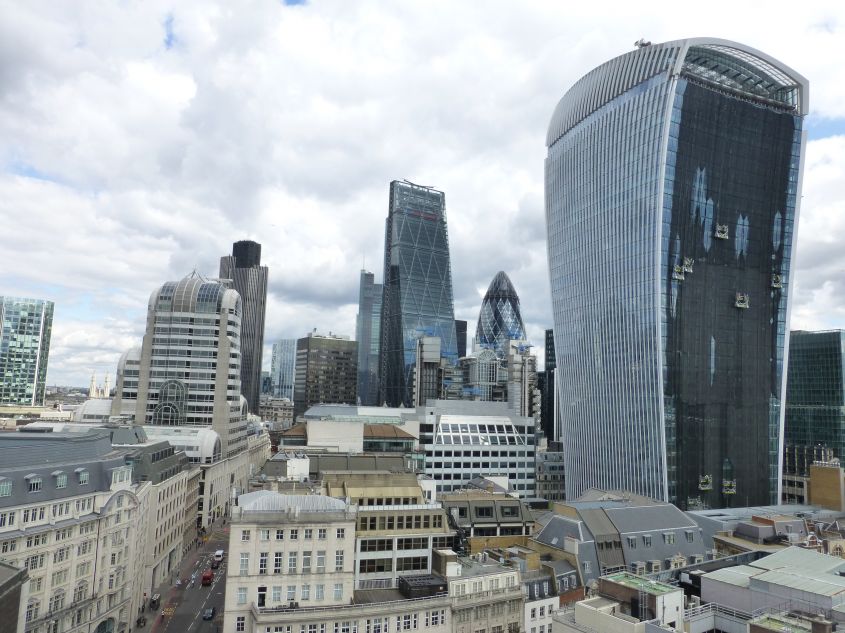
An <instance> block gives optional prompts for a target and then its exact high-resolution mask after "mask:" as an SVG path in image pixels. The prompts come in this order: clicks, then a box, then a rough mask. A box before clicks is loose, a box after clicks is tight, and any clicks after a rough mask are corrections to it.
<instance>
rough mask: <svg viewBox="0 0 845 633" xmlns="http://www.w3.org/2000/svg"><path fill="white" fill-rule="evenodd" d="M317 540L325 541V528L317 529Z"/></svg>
mask: <svg viewBox="0 0 845 633" xmlns="http://www.w3.org/2000/svg"><path fill="white" fill-rule="evenodd" d="M317 540H320V541H325V540H326V528H318V529H317Z"/></svg>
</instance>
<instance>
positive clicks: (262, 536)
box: [258, 529, 270, 541]
mask: <svg viewBox="0 0 845 633" xmlns="http://www.w3.org/2000/svg"><path fill="white" fill-rule="evenodd" d="M258 540H260V541H269V540H270V530H264V529H262V530H258Z"/></svg>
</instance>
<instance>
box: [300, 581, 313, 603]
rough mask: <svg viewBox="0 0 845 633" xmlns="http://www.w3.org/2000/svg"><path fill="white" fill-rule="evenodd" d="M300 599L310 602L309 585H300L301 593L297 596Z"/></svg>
mask: <svg viewBox="0 0 845 633" xmlns="http://www.w3.org/2000/svg"><path fill="white" fill-rule="evenodd" d="M299 597H300V599H302V600H310V599H311V585H309V584H308V583H305V584H304V585H302V591H300V594H299Z"/></svg>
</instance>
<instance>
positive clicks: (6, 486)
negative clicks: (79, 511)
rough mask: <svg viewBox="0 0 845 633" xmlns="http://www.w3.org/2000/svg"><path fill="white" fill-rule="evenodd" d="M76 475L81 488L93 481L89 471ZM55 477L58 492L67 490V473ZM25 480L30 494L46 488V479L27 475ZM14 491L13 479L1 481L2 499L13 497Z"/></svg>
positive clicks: (0, 493)
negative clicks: (63, 489)
mask: <svg viewBox="0 0 845 633" xmlns="http://www.w3.org/2000/svg"><path fill="white" fill-rule="evenodd" d="M76 475H77V482H78V483H79V485H80V486H84V485H86V484H88V483H89V481H90V479H91V475H90V473H89V472H88V471H87V470H80V471H78V472H77V473H76ZM53 477H54V479H55V480H56V481H55V487H56V489H57V490H61V489H62V488H67V473H62V472H57V473H55V474H54V475H53ZM25 479H26V482H27V483H26V485H27V488H28V491H29V492H41V490H42V489H43V488H44V478H43V477H41V476H40V475H27V476H26V477H25ZM13 489H14V488H13V482H12V480H11V479H3V480H2V481H0V497H11V496H12V491H13Z"/></svg>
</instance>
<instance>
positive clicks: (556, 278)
mask: <svg viewBox="0 0 845 633" xmlns="http://www.w3.org/2000/svg"><path fill="white" fill-rule="evenodd" d="M806 113H807V81H806V80H805V79H804V78H803V77H802V76H801V75H799V74H798V73H796V72H794V71H793V70H791V69H789V68H787V67H785V66H784V65H783V64H781V63H779V62H777V61H776V60H774V59H772V58H771V57H769V56H767V55H765V54H764V53H761V52H759V51H755V50H754V49H751V48H748V47H747V46H744V45H742V44H737V43H735V42H729V41H725V40H717V39H709V38H698V39H690V40H682V41H675V42H667V43H663V44H657V45H648V44H643V43H640V47H639V48H638V50H635V51H633V52H631V53H628V54H626V55H622V56H620V57H617V58H615V59H613V60H611V61H609V62H607V63H605V64H603V65H601V66H599V67H598V68H596V69H594V70H592V71H591V72H590V73H588V74H587V75H585V76H584V77H582V78H581V79H580V80H578V81H577V82H576V83H575V85H574V86H573V87H572V88H571V89H570V90H569V91H568V92H567V93H566V94H565V95H564V97H563V98H562V99H561V101H560V103H559V104H558V106H557V108H556V110H555V112H554V115H553V117H552V120H551V123H550V126H549V131H548V137H547V143H546V144H547V146H548V157H547V159H546V223H547V235H548V256H549V273H550V281H551V290H552V309H553V314H554V336H555V350H556V360H557V371H556V378H557V388H558V391H559V398H558V402H559V414H560V417H561V426H562V433H561V440H562V441H563V444H564V453H565V458H564V461H565V468H566V473H567V479H566V488H567V497H569V498H572V497H574V496H577V495H579V494H580V493H582V492H583V491H584V490H585V489H586V488H588V487H590V486H598V487H603V488H621V489H627V490H631V491H634V492H638V493H641V494H645V495H649V496H652V497H656V498H659V499H666V500H670V501H673V502H675V503H677V504H679V505H680V506H682V507H700V506H702V505H703V506H710V507H723V506H729V505H734V504H736V503H741V504H744V505H754V504H769V503H775V502H777V500H778V498H779V496H780V495H779V486H780V469H781V450H780V448H781V445H782V441H783V440H782V432H783V415H784V408H783V406H782V404H783V401H784V390H785V384H784V383H785V375H784V350H785V348H786V345H787V336H788V315H789V286H790V281H791V279H790V269H791V262H792V254H793V226H794V223H795V218H796V216H797V213H798V200H799V197H800V179H801V161H802V155H803V145H804V135H803V133H802V122H803V116H804V115H805V114H806ZM734 499H735V500H736V501H735V502H734Z"/></svg>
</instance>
